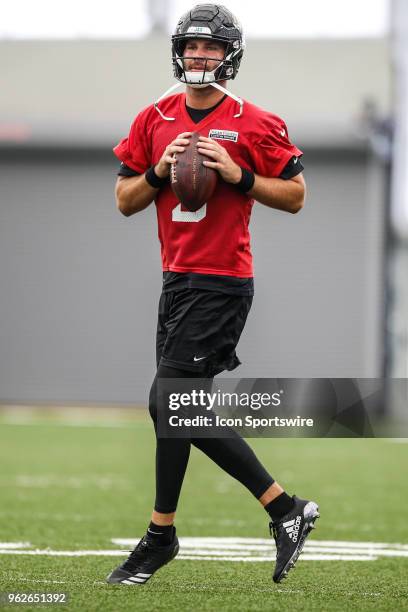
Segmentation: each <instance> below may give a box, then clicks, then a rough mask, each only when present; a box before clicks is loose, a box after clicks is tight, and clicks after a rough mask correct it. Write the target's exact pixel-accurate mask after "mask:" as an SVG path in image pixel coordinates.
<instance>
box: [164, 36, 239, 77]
mask: <svg viewBox="0 0 408 612" xmlns="http://www.w3.org/2000/svg"><path fill="white" fill-rule="evenodd" d="M191 38H194V39H197V38H199V39H201V40H203V39H204V40H213V41H215V42H219V43H221V44H222V45H223V47H224V57H223V58H222V59H220V58H218V57H217V58H215V57H208V56H201V57H200V56H192V55H191V56H190V55H188V52H187V54H186V55H184V50H185V47H186V45H187V43H188V38H186V37H185V36H180V37H178V36H174V37H173V45H172V52H173V53H172V55H173V57H172V59H173V70H174V75H175V77H176V78H177V80H179V81H180V82H181V83H185V84H186V85H189V86H190V87H193V88H202V87H208V85H210V84H211V83H217V82H220V81H225V80H227V79H230V78H233V72H234V69H233V61H232V58H233V56H234V49H233V44H232V43H231V42H226V41H225V40H222V39H217V38H215V37H211V36H207V37H199V36H194V37H191ZM186 60H197V61H199V63H200V64H203V70H202V71H199V70H190V71H188V70H186V63H185V62H186ZM209 62H217V65H216V67H215V68H213V69H212V70H209V66H208V63H209Z"/></svg>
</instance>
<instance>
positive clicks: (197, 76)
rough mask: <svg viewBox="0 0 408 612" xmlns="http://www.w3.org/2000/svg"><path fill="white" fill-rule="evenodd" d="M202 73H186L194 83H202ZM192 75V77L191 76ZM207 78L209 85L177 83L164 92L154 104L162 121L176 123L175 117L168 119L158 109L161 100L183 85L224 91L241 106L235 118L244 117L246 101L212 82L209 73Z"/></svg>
mask: <svg viewBox="0 0 408 612" xmlns="http://www.w3.org/2000/svg"><path fill="white" fill-rule="evenodd" d="M202 74H203V73H202V72H186V76H187V77H188V78H189V79H190V78H191V80H192V81H194V80H197V81H202V78H203V77H202ZM191 75H192V76H191ZM206 77H209V82H208V83H194V82H193V83H191V82H189V83H175V84H174V85H172V86H171V87H170V88H169V89H168V90H167V91H165V92H164V94H163V95H162V96H160V98H158V99H157V100H156V102H155V103H154V108H155V109H156V110H157V112H158V113H159V115H160V117H161V118H162V119H165V120H166V121H175V117H166V116H165V115H163V113H162V112H161V110H160V108H159V107H158V104H159V102H161V100H163V98H166V97H167V96H168V95H169V93H171V92H172V91H174V90H175V89H177V87H180V86H181V85H188V86H189V87H194V88H195V89H202V88H203V87H208V86H209V85H211V86H212V87H215V89H219V91H222V92H223V93H224V94H226V95H227V96H229V97H230V98H232V99H233V100H235V102H237V103H238V104H239V113H237V114H236V115H234V118H235V117H240V116H241V115H242V110H243V107H244V101H243V100H242V99H241V98H238V96H236V95H234V94H233V93H231V92H230V91H228V89H225V87H222V85H220V84H219V83H214V81H212V80H210V79H211V77H212V78H214V75H212V74H211V73H208V74H207V75H206Z"/></svg>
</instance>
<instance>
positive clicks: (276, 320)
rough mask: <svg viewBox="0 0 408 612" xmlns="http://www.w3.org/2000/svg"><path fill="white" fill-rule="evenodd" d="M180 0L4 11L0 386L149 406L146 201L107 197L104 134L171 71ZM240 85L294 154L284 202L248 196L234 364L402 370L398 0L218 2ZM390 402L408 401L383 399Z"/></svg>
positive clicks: (151, 269) (0, 394) (260, 370)
mask: <svg viewBox="0 0 408 612" xmlns="http://www.w3.org/2000/svg"><path fill="white" fill-rule="evenodd" d="M192 4H193V3H190V2H185V1H184V0H183V1H181V0H177V1H162V0H156V1H150V2H144V1H141V0H139V1H137V0H132V2H130V1H128V0H122V2H121V3H120V4H119V5H118V4H114V3H113V2H105V3H97V2H96V1H93V0H82V1H81V2H79V1H77V0H75V1H74V0H70V2H67V1H65V0H61V1H60V2H58V3H55V2H51V1H48V0H47V1H46V0H37V1H36V2H35V3H32V2H29V1H28V0H21V1H20V2H19V3H14V4H13V3H7V4H6V5H4V6H3V8H2V21H1V23H0V75H1V76H0V83H1V96H0V198H1V201H0V274H1V296H2V297H1V302H0V309H1V317H0V364H1V367H0V402H1V403H3V404H11V405H14V404H43V403H45V404H47V403H49V404H65V405H67V404H68V405H71V404H115V405H126V404H145V403H146V400H147V393H148V389H149V387H150V383H151V380H152V378H153V376H154V371H155V361H154V356H155V342H154V336H155V327H156V311H157V302H158V298H159V295H160V289H161V269H160V254H159V243H158V239H157V229H156V214H155V208H154V206H150V207H149V208H148V209H147V210H145V211H143V212H142V213H139V214H137V215H135V216H133V217H130V218H125V217H123V216H122V215H121V214H120V213H119V212H118V211H117V210H116V208H115V202H114V195H113V190H114V183H115V180H116V172H117V168H118V162H117V160H116V159H115V157H114V156H113V153H112V147H113V146H114V145H115V144H116V143H117V142H118V141H119V140H120V139H121V138H122V137H124V136H126V135H127V133H128V130H129V126H130V124H131V122H132V120H133V118H134V116H135V115H136V114H137V113H138V112H139V110H140V109H141V108H142V107H144V106H146V105H149V104H151V103H152V102H153V101H154V100H156V99H157V98H158V97H159V96H160V95H161V94H162V93H163V92H164V91H165V90H166V89H167V88H168V87H170V85H171V84H172V83H173V82H174V79H173V76H172V68H171V51H170V35H171V32H172V30H173V28H174V26H175V25H176V22H177V19H178V17H179V16H180V15H181V14H182V13H183V12H185V11H186V10H187V9H188V8H190V7H191V6H192ZM226 4H227V6H228V8H230V10H232V11H233V12H234V13H235V14H236V15H237V17H238V18H239V19H240V20H241V22H242V24H243V27H244V30H245V32H246V39H247V41H246V42H247V48H246V51H245V54H244V58H243V61H242V64H241V68H240V72H239V75H238V78H237V79H236V80H235V81H232V82H230V83H229V85H228V86H229V88H230V89H231V91H233V92H234V93H235V94H237V95H239V96H241V97H243V98H244V99H247V100H250V101H251V102H253V103H255V104H258V105H260V106H262V107H264V108H266V109H268V110H270V111H271V112H273V113H275V114H277V115H280V116H281V117H282V118H283V119H284V120H285V121H286V123H287V125H288V128H289V135H290V138H291V140H292V141H293V142H295V143H296V144H297V145H298V146H299V147H300V148H301V149H302V150H303V152H304V156H303V164H304V166H305V173H304V175H305V179H306V182H307V186H308V196H307V202H306V206H305V208H304V210H303V211H302V212H301V213H300V214H299V215H296V216H292V215H288V214H284V213H281V212H278V211H274V210H271V209H268V208H266V207H264V206H262V205H260V204H255V206H254V210H253V216H252V221H251V234H252V248H253V253H254V261H255V283H256V296H255V301H254V305H253V308H252V311H251V313H250V316H249V320H248V323H247V326H246V329H245V332H244V334H243V336H242V339H241V342H240V345H239V350H238V354H239V356H240V358H241V361H242V362H243V365H242V366H241V367H240V368H239V370H237V371H236V372H234V375H235V376H241V377H332V378H335V377H340V378H342V377H353V378H356V377H360V378H361V377H368V378H373V377H381V376H387V377H388V378H392V377H394V378H395V377H400V378H406V377H407V375H408V322H407V311H408V308H407V307H408V274H407V270H408V265H407V262H408V250H407V236H408V230H407V228H408V187H407V176H406V175H407V169H408V159H407V135H408V131H407V115H408V93H407V92H408V87H407V85H408V79H407V77H408V42H407V41H408V6H407V3H406V1H405V0H393V1H392V0H357V2H356V1H355V0H354V1H351V0H343V1H342V2H341V3H328V2H325V1H324V0H308V1H307V2H304V0H292V1H291V3H290V4H289V3H278V2H275V1H272V2H261V1H257V0H253V1H252V2H251V3H248V2H243V1H239V0H229V1H228V2H227V3H226ZM397 403H398V406H399V409H400V410H405V409H406V405H405V403H404V402H402V403H401V401H400V400H398V401H397Z"/></svg>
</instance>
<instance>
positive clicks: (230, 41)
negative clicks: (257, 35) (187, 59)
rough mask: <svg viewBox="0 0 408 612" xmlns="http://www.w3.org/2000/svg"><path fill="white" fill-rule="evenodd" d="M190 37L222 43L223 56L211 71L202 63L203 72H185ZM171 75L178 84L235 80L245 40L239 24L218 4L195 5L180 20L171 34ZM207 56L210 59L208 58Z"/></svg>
mask: <svg viewBox="0 0 408 612" xmlns="http://www.w3.org/2000/svg"><path fill="white" fill-rule="evenodd" d="M191 38H204V39H212V40H215V41H218V42H221V43H223V44H224V46H225V52H224V59H223V60H222V61H221V62H220V64H219V66H217V68H216V69H215V70H213V71H212V72H210V71H208V70H207V62H206V63H205V66H204V70H203V72H201V71H200V72H198V71H197V72H196V71H194V72H187V71H186V70H185V68H184V62H183V53H184V48H185V45H186V43H187V41H188V40H189V39H191ZM171 42H172V62H173V71H174V76H175V77H176V79H177V80H178V81H180V82H181V83H186V84H188V85H191V86H193V87H194V86H195V87H207V86H208V85H209V84H211V83H217V82H219V81H225V80H227V79H235V77H236V76H237V74H238V69H239V65H240V63H241V59H242V55H243V53H244V48H245V41H244V35H243V31H242V27H241V24H240V23H239V21H238V20H237V18H236V17H234V15H233V14H232V13H231V12H230V11H229V10H228V9H227V8H225V6H222V5H221V4H197V5H196V6H195V7H194V8H192V9H191V10H190V11H188V12H187V13H185V14H184V15H183V16H182V17H181V19H180V20H179V22H178V24H177V27H176V30H175V32H174V34H173V36H172V37H171ZM207 59H209V58H207Z"/></svg>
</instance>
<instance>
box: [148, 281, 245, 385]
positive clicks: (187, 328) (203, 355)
mask: <svg viewBox="0 0 408 612" xmlns="http://www.w3.org/2000/svg"><path fill="white" fill-rule="evenodd" d="M251 305H252V296H241V295H239V296H237V295H228V294H225V293H221V292H216V291H206V290H204V289H183V290H181V291H170V292H167V293H162V294H161V297H160V302H159V318H158V324H157V339H156V358H157V366H159V363H162V364H163V365H166V366H169V367H173V368H179V369H182V370H188V371H192V372H197V376H198V377H201V376H211V377H212V376H216V374H219V373H220V372H222V371H223V370H233V369H234V368H236V367H237V366H239V365H240V363H241V362H240V361H239V359H238V357H237V355H236V352H235V348H236V346H237V344H238V341H239V338H240V336H241V333H242V330H243V329H244V326H245V322H246V319H247V316H248V313H249V310H250V308H251Z"/></svg>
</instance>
